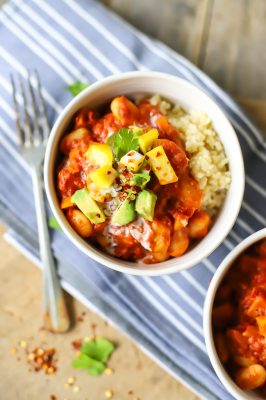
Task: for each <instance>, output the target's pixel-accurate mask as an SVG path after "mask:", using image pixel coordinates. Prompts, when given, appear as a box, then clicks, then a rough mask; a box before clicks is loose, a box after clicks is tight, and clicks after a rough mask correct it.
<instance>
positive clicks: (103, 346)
mask: <svg viewBox="0 0 266 400" xmlns="http://www.w3.org/2000/svg"><path fill="white" fill-rule="evenodd" d="M80 351H81V353H83V354H86V355H87V356H89V357H91V358H93V359H95V360H97V361H101V362H106V361H107V360H108V358H109V357H110V355H111V353H112V352H113V351H114V345H113V344H112V343H111V342H109V340H107V339H104V338H99V339H95V340H91V341H89V342H86V343H84V345H83V346H82V347H81V349H80Z"/></svg>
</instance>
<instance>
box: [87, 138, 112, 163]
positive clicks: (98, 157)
mask: <svg viewBox="0 0 266 400" xmlns="http://www.w3.org/2000/svg"><path fill="white" fill-rule="evenodd" d="M86 158H87V159H88V161H89V163H90V164H93V165H99V167H103V166H104V165H112V164H113V160H114V157H113V153H112V148H111V146H109V145H108V144H101V143H94V144H91V145H90V147H89V148H88V150H87V152H86Z"/></svg>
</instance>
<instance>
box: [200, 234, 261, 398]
mask: <svg viewBox="0 0 266 400" xmlns="http://www.w3.org/2000/svg"><path fill="white" fill-rule="evenodd" d="M264 238H266V228H262V229H260V230H259V231H256V232H254V233H252V234H251V235H249V236H248V237H246V238H245V239H244V240H243V241H241V242H240V243H239V244H238V245H237V246H236V247H235V248H234V249H233V250H231V251H230V252H229V253H228V254H227V256H226V257H225V258H224V259H223V261H222V262H221V264H220V265H219V267H218V268H217V270H216V272H215V273H214V275H213V278H212V280H211V283H210V286H209V288H208V291H207V295H206V297H205V301H204V311H203V332H204V338H205V344H206V348H207V352H208V356H209V359H210V361H211V364H212V366H213V369H214V371H215V372H216V374H217V376H218V378H219V379H220V381H221V382H222V383H223V385H224V386H225V387H226V389H227V390H228V392H229V393H231V394H232V395H233V396H235V398H236V399H237V400H254V399H255V398H254V397H251V396H250V395H249V393H252V391H251V392H249V391H244V390H242V389H240V388H239V387H238V386H237V385H236V383H235V382H234V381H233V380H232V379H231V377H230V376H229V374H228V373H227V371H226V369H225V368H224V367H223V365H222V363H221V361H220V359H219V356H218V354H217V351H216V348H215V344H214V339H213V330H212V309H213V303H214V299H215V296H216V292H217V289H218V287H219V286H220V284H221V281H222V280H223V278H224V276H225V275H226V273H227V272H228V270H229V269H230V267H231V265H232V263H233V262H234V261H235V260H236V259H237V257H238V256H240V254H242V253H243V252H244V251H245V250H247V249H248V248H249V247H250V246H251V245H253V244H255V243H256V242H258V241H259V240H261V239H264Z"/></svg>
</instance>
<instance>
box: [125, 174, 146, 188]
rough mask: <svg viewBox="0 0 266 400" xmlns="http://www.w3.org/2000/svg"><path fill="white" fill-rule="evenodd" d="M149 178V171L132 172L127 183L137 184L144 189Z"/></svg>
mask: <svg viewBox="0 0 266 400" xmlns="http://www.w3.org/2000/svg"><path fill="white" fill-rule="evenodd" d="M150 179H151V177H150V174H149V171H143V172H140V173H138V174H134V175H133V176H132V178H131V179H130V181H129V184H130V185H131V186H139V187H140V188H141V189H144V187H145V186H146V185H147V183H148V182H149V181H150Z"/></svg>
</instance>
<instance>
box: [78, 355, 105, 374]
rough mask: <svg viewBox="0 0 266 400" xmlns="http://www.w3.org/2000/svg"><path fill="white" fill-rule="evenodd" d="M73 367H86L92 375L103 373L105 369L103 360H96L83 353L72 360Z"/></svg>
mask: <svg viewBox="0 0 266 400" xmlns="http://www.w3.org/2000/svg"><path fill="white" fill-rule="evenodd" d="M72 367H73V368H79V369H86V370H87V371H88V373H89V375H92V376H98V375H101V374H102V373H103V371H104V370H105V365H104V364H103V363H102V362H101V361H97V360H94V359H93V358H91V357H89V356H87V355H86V354H83V353H81V354H80V355H79V356H78V357H77V358H75V359H74V360H73V361H72Z"/></svg>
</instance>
